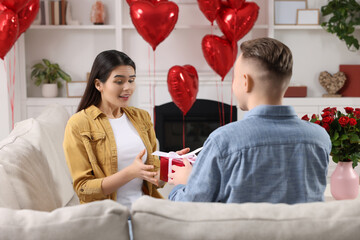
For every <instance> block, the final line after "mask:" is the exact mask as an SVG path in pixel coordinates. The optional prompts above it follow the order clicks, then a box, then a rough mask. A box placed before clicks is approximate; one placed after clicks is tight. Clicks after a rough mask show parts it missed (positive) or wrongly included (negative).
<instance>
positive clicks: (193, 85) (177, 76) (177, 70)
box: [167, 65, 199, 116]
mask: <svg viewBox="0 0 360 240" xmlns="http://www.w3.org/2000/svg"><path fill="white" fill-rule="evenodd" d="M167 84H168V90H169V92H170V95H171V98H172V100H173V101H174V103H175V104H176V106H178V108H179V109H180V110H181V111H182V112H183V114H184V116H185V115H186V113H187V112H188V111H189V110H190V108H191V107H192V105H193V104H194V102H195V101H196V95H197V93H198V91H199V77H198V74H197V71H196V69H195V68H194V67H193V66H191V65H184V66H178V65H176V66H173V67H172V68H170V69H169V72H168V77H167Z"/></svg>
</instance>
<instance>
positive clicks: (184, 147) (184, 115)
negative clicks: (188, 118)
mask: <svg viewBox="0 0 360 240" xmlns="http://www.w3.org/2000/svg"><path fill="white" fill-rule="evenodd" d="M183 148H185V114H183Z"/></svg>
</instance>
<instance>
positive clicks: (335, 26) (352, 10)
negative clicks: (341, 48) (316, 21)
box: [321, 0, 360, 51]
mask: <svg viewBox="0 0 360 240" xmlns="http://www.w3.org/2000/svg"><path fill="white" fill-rule="evenodd" d="M321 13H322V15H323V16H329V17H330V18H329V20H328V21H324V22H323V23H322V24H321V26H322V27H323V28H324V29H325V30H326V31H327V32H329V33H333V34H336V36H337V37H338V38H339V39H340V40H343V41H345V43H346V46H347V47H348V49H349V50H351V51H355V49H356V50H359V47H360V45H359V41H358V39H357V38H356V37H355V36H354V32H355V27H356V26H360V4H359V3H358V2H357V1H356V0H329V1H328V4H327V5H325V6H322V7H321Z"/></svg>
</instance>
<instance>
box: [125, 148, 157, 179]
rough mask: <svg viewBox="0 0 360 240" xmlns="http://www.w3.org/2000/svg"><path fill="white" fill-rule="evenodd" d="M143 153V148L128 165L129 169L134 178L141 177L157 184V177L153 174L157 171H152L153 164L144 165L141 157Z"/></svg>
mask: <svg viewBox="0 0 360 240" xmlns="http://www.w3.org/2000/svg"><path fill="white" fill-rule="evenodd" d="M144 154H145V149H144V150H142V151H141V152H140V153H139V154H138V155H137V156H136V158H135V160H134V162H133V163H132V164H131V165H130V166H129V168H130V171H131V173H132V175H133V176H134V178H141V179H143V180H146V181H148V182H150V183H152V184H154V185H156V186H158V185H159V179H158V178H156V177H155V176H156V175H158V173H157V172H153V171H152V170H154V166H153V165H146V164H144V163H143V161H142V157H143V156H144Z"/></svg>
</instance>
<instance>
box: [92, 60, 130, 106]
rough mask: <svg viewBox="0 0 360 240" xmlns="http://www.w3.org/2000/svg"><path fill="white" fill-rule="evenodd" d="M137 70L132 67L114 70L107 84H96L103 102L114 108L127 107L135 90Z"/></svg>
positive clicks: (119, 67)
mask: <svg viewBox="0 0 360 240" xmlns="http://www.w3.org/2000/svg"><path fill="white" fill-rule="evenodd" d="M135 78H136V75H135V70H134V68H133V67H132V66H129V65H125V66H118V67H116V68H114V70H112V72H111V73H110V75H109V77H108V79H107V80H106V82H105V83H102V82H100V81H99V80H98V81H97V82H96V88H97V89H98V90H99V91H100V93H101V101H102V102H104V103H106V104H109V105H110V106H114V107H127V106H128V104H129V100H130V97H131V95H132V94H133V92H134V90H135V87H136V85H135Z"/></svg>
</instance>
